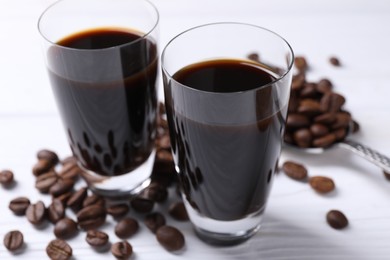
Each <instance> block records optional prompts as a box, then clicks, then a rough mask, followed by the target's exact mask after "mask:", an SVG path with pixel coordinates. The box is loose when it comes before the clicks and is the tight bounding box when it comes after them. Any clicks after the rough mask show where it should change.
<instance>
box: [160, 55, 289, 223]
mask: <svg viewBox="0 0 390 260" xmlns="http://www.w3.org/2000/svg"><path fill="white" fill-rule="evenodd" d="M173 78H174V79H175V80H176V81H178V82H180V83H182V84H185V85H187V86H189V87H191V88H194V89H198V90H202V91H206V92H219V93H232V92H240V91H245V90H251V89H257V88H259V87H261V86H263V85H265V84H268V83H271V82H273V81H274V80H275V78H274V76H272V75H271V73H269V72H268V71H267V70H266V69H265V68H264V67H262V66H261V65H260V64H256V63H253V62H250V61H242V60H229V59H227V60H212V61H206V62H201V63H197V64H193V65H190V66H188V67H185V68H183V69H181V70H179V71H178V72H177V73H175V74H174V76H173ZM172 84H174V83H172ZM273 91H275V90H273V89H272V88H265V89H264V91H260V92H258V93H257V94H254V95H253V99H255V100H256V103H255V104H256V105H255V107H253V109H256V113H258V114H259V115H261V114H262V113H263V112H262V111H263V110H264V107H267V108H268V107H270V105H269V104H270V102H272V97H273V95H276V93H273ZM259 93H261V94H259ZM251 102H252V101H251ZM166 104H167V113H175V120H176V121H175V122H169V123H170V124H171V125H170V126H171V129H173V130H172V131H171V139H172V149H173V151H174V154H175V158H176V160H177V163H178V164H179V168H180V169H183V171H182V172H181V173H180V174H179V178H180V182H181V185H182V189H183V191H184V194H185V197H186V200H187V201H188V202H189V203H190V204H191V205H192V206H193V207H194V208H197V209H198V211H199V213H200V214H202V215H204V216H207V217H210V218H214V219H218V220H236V219H240V218H242V217H244V216H246V215H248V214H251V213H255V212H259V211H261V210H263V208H264V206H265V202H266V197H267V196H268V192H269V188H270V182H271V179H272V175H273V173H274V171H275V168H276V165H277V158H278V156H279V153H280V149H281V140H280V135H281V132H282V131H283V129H284V123H283V122H284V121H283V120H282V116H281V114H283V113H280V111H276V112H275V113H271V114H270V115H269V116H267V117H266V118H264V117H262V116H258V119H257V121H256V120H253V122H250V123H246V124H231V123H230V124H229V123H227V124H225V125H224V124H210V122H199V121H194V120H193V119H191V118H188V117H186V116H184V115H182V114H180V113H179V112H178V111H173V108H172V104H173V103H172V100H169V99H168V100H166ZM232 105H233V106H235V105H237V104H232V103H231V102H230V103H228V102H226V103H222V104H221V102H219V103H218V104H213V109H210V113H212V112H213V111H212V110H214V111H219V110H221V109H222V108H223V107H224V106H232ZM237 107H241V106H238V105H237ZM234 112H237V113H238V114H240V113H241V114H243V112H242V111H234ZM215 113H218V112H215Z"/></svg>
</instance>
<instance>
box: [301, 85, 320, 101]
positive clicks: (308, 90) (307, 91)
mask: <svg viewBox="0 0 390 260" xmlns="http://www.w3.org/2000/svg"><path fill="white" fill-rule="evenodd" d="M299 94H300V96H301V98H302V99H306V98H316V97H317V96H318V95H319V93H318V91H317V84H316V83H313V82H306V83H305V84H304V85H303V88H302V89H301V92H300V93H299Z"/></svg>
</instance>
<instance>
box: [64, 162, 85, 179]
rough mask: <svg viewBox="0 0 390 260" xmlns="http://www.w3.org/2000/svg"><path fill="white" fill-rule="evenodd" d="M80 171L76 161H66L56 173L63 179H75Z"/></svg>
mask: <svg viewBox="0 0 390 260" xmlns="http://www.w3.org/2000/svg"><path fill="white" fill-rule="evenodd" d="M81 172H82V169H81V168H80V167H79V166H78V165H77V163H76V162H68V163H66V164H65V165H64V166H63V167H62V168H61V170H60V171H59V172H58V175H59V176H60V177H61V178H63V179H73V180H76V179H77V178H78V177H79V176H80V175H81Z"/></svg>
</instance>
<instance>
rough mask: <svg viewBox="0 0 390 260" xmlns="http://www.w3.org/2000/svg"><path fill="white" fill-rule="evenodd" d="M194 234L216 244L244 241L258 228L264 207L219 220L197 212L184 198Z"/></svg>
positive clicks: (224, 244) (233, 243) (225, 244)
mask: <svg viewBox="0 0 390 260" xmlns="http://www.w3.org/2000/svg"><path fill="white" fill-rule="evenodd" d="M184 204H185V206H186V209H187V212H188V215H189V217H190V219H191V222H192V224H193V226H194V230H195V233H196V235H197V236H198V237H199V238H200V239H201V240H202V241H204V242H206V243H208V244H211V245H217V246H231V245H237V244H240V243H243V242H245V241H246V240H248V239H249V238H251V237H252V236H253V235H255V234H256V233H257V231H258V230H259V229H260V224H261V220H262V216H263V212H264V208H262V209H260V210H258V211H257V212H255V213H252V214H250V215H248V216H245V217H244V218H242V219H238V220H231V221H221V220H215V219H211V218H208V217H206V216H203V215H201V214H199V212H197V211H196V210H194V209H193V208H192V207H191V205H190V204H189V203H188V202H187V201H186V200H185V199H184Z"/></svg>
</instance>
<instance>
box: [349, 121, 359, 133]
mask: <svg viewBox="0 0 390 260" xmlns="http://www.w3.org/2000/svg"><path fill="white" fill-rule="evenodd" d="M350 127H351V129H350V131H351V132H352V133H356V132H359V130H360V125H359V123H358V122H356V121H355V120H352V125H351V126H350Z"/></svg>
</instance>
